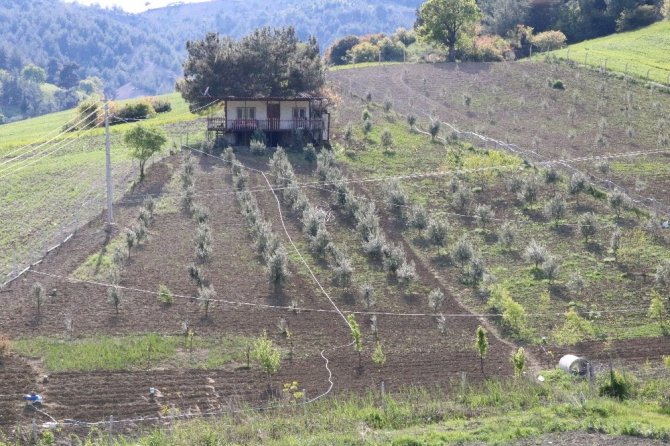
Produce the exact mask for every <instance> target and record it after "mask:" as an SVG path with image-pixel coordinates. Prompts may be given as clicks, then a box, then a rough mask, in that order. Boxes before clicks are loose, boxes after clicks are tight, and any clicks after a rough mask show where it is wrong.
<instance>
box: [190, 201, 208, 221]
mask: <svg viewBox="0 0 670 446" xmlns="http://www.w3.org/2000/svg"><path fill="white" fill-rule="evenodd" d="M192 210H193V219H194V220H195V221H196V223H198V224H199V225H200V224H204V223H207V221H208V220H209V209H207V208H206V207H205V206H202V205H199V204H196V205H193V206H192Z"/></svg>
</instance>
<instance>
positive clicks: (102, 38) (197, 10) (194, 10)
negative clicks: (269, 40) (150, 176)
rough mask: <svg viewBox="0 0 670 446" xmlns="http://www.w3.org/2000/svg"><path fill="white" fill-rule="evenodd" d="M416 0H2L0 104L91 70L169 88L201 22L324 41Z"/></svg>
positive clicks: (41, 98)
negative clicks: (289, 29) (33, 73)
mask: <svg viewBox="0 0 670 446" xmlns="http://www.w3.org/2000/svg"><path fill="white" fill-rule="evenodd" d="M419 4H420V0H372V1H367V2H352V1H349V0H298V1H287V0H278V1H274V2H272V10H270V9H269V8H268V7H267V6H268V2H267V1H266V0H249V1H238V0H225V1H223V0H222V1H213V2H207V3H198V4H182V5H174V6H169V7H166V8H160V9H155V10H150V11H147V12H145V13H142V14H129V13H126V12H124V11H122V10H121V9H118V8H115V9H104V8H101V7H98V6H90V7H88V6H81V5H78V4H70V3H64V2H62V1H60V0H4V1H3V2H2V8H1V9H0V37H2V39H1V40H0V114H3V115H4V116H6V119H7V120H13V119H21V118H25V117H29V116H36V115H40V114H44V113H48V112H52V111H56V110H60V109H64V108H68V107H72V106H73V105H74V104H76V103H77V102H78V101H79V100H81V99H82V96H83V95H82V91H81V89H79V86H78V83H79V82H80V81H81V80H84V79H87V78H88V79H90V78H98V79H100V80H101V81H102V85H103V86H104V90H105V92H106V93H107V94H108V95H111V96H114V95H119V94H121V95H124V96H125V95H126V94H127V93H125V92H124V90H128V89H129V88H131V87H130V86H132V88H134V92H135V95H137V93H140V94H154V93H164V92H169V91H173V89H174V85H175V81H176V79H177V78H178V77H179V76H181V74H182V66H181V64H182V62H183V60H184V58H185V56H186V41H188V40H193V39H199V38H202V37H203V36H204V35H205V34H206V33H207V32H209V31H214V32H219V33H221V34H224V35H229V36H231V37H241V36H243V35H246V34H248V33H249V32H251V31H252V30H254V29H256V28H258V27H261V26H269V25H272V26H274V27H281V26H284V25H294V26H295V27H296V30H297V33H298V35H299V36H300V37H301V38H302V39H306V38H307V37H308V36H309V35H312V34H314V35H315V36H316V37H317V39H318V42H319V44H320V45H321V47H322V48H325V47H326V46H327V45H328V44H329V43H330V42H332V41H333V40H334V39H335V38H336V37H338V36H342V35H346V34H365V33H370V32H378V31H382V32H391V31H393V30H395V28H396V27H398V26H407V27H410V26H411V25H412V23H413V21H414V16H415V15H414V14H415V10H416V7H417V6H418V5H419ZM30 66H35V67H37V68H40V69H42V70H44V74H45V76H46V77H45V78H44V79H42V77H44V76H42V74H39V75H38V76H37V78H31V79H27V78H26V77H25V76H23V75H22V71H23V70H24V68H26V67H30ZM94 81H95V79H94ZM124 86H125V88H124V89H122V90H119V88H120V87H124ZM3 87H4V88H3ZM12 117H13V118H12ZM1 122H2V120H0V123H1Z"/></svg>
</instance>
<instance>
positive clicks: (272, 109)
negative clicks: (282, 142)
mask: <svg viewBox="0 0 670 446" xmlns="http://www.w3.org/2000/svg"><path fill="white" fill-rule="evenodd" d="M279 110H280V106H279V104H268V130H279V121H280V111H279Z"/></svg>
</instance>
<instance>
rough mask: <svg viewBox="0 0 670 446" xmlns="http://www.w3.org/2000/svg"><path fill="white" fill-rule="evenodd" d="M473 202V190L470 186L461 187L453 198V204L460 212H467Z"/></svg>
mask: <svg viewBox="0 0 670 446" xmlns="http://www.w3.org/2000/svg"><path fill="white" fill-rule="evenodd" d="M470 203H472V191H471V190H470V189H468V188H465V187H462V188H459V189H458V190H457V191H456V192H454V195H453V197H452V199H451V204H452V206H454V208H455V209H456V210H457V211H458V212H462V213H465V212H467V210H468V207H470Z"/></svg>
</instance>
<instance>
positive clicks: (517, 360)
mask: <svg viewBox="0 0 670 446" xmlns="http://www.w3.org/2000/svg"><path fill="white" fill-rule="evenodd" d="M512 364H513V365H514V376H515V377H516V378H520V377H521V376H522V375H523V369H524V368H525V367H526V352H525V350H524V349H523V347H519V349H518V350H517V351H516V352H514V353H513V354H512Z"/></svg>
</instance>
